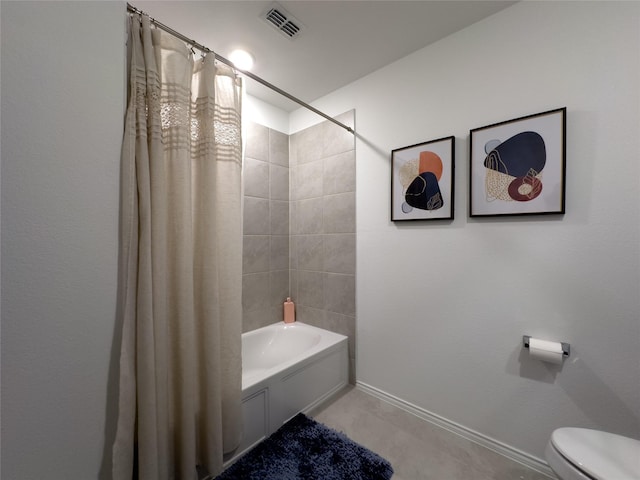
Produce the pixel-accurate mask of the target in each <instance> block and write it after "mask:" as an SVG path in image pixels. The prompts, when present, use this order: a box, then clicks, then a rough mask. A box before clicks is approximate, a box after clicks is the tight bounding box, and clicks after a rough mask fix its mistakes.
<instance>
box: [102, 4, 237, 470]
mask: <svg viewBox="0 0 640 480" xmlns="http://www.w3.org/2000/svg"><path fill="white" fill-rule="evenodd" d="M129 30H130V33H129V42H128V47H129V59H130V64H129V74H130V85H129V88H130V91H129V102H128V106H127V114H126V120H125V133H124V140H123V148H122V178H121V180H122V185H121V226H120V229H121V231H120V235H121V241H120V243H121V265H120V267H121V268H120V271H121V275H120V292H121V299H120V311H121V313H122V321H123V332H122V346H121V354H120V392H119V395H120V398H119V418H118V426H117V433H116V439H115V443H114V448H113V478H114V479H115V480H120V479H126V480H130V479H131V478H132V472H133V471H134V468H135V469H137V471H138V478H140V479H141V480H162V479H180V480H187V479H195V478H196V465H200V466H203V467H205V468H206V469H208V470H209V472H210V473H212V474H216V473H218V472H219V471H221V469H222V457H223V452H226V451H230V450H232V449H233V448H235V447H237V445H238V444H239V442H240V436H241V382H242V379H241V344H240V342H241V315H242V306H241V291H242V277H241V275H242V231H241V228H242V227H241V226H242V217H241V166H242V165H241V162H242V161H241V128H240V127H241V126H240V89H239V79H237V78H236V77H235V75H234V73H233V71H231V70H230V69H228V68H227V67H225V66H219V65H216V63H215V62H214V58H213V54H209V55H207V56H206V57H204V58H202V59H201V58H196V59H194V58H193V55H192V52H191V50H190V48H189V47H187V46H186V45H185V44H184V43H183V42H182V41H180V40H178V39H177V38H175V37H173V36H171V35H169V34H167V33H165V32H163V31H160V30H157V29H154V30H152V29H151V28H150V21H149V18H148V17H147V16H141V17H140V16H137V15H136V16H132V17H131V19H130V29H129ZM135 452H137V453H135ZM134 464H137V467H135V466H134Z"/></svg>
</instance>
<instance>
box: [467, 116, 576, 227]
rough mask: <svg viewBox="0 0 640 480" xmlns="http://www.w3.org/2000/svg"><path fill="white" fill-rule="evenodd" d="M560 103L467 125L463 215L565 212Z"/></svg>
mask: <svg viewBox="0 0 640 480" xmlns="http://www.w3.org/2000/svg"><path fill="white" fill-rule="evenodd" d="M565 117H566V108H559V109H557V110H551V111H548V112H544V113H538V114H535V115H529V116H526V117H521V118H516V119H514V120H508V121H506V122H501V123H496V124H493V125H488V126H486V127H480V128H476V129H473V130H471V132H470V133H471V136H470V150H469V151H470V155H469V156H470V173H469V214H470V216H471V217H482V216H495V215H539V214H554V213H555V214H558V213H560V214H562V213H564V211H565V184H566V179H565V176H566V159H565V156H566V138H565V137H566V118H565Z"/></svg>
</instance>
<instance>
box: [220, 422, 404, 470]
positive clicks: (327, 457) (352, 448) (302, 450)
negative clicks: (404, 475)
mask: <svg viewBox="0 0 640 480" xmlns="http://www.w3.org/2000/svg"><path fill="white" fill-rule="evenodd" d="M391 475H393V468H391V464H390V463H389V462H388V461H386V460H385V459H384V458H382V457H381V456H379V455H377V454H375V453H373V452H372V451H370V450H368V449H366V448H364V447H363V446H362V445H358V444H357V443H355V442H354V441H353V440H351V439H349V438H348V437H347V436H346V435H344V434H343V433H339V432H336V431H335V430H332V429H331V428H329V427H327V426H325V425H322V424H320V423H318V422H316V421H314V420H312V419H310V418H309V417H307V416H306V415H304V414H302V413H299V414H298V415H296V416H295V417H293V418H292V419H291V420H289V421H288V422H287V423H285V424H284V425H283V426H282V427H280V429H278V430H277V431H276V432H275V433H274V434H273V435H271V436H270V437H269V438H267V439H266V440H264V441H263V442H261V443H259V444H258V445H256V447H254V448H253V449H252V450H251V451H250V452H248V453H247V454H245V455H244V456H242V457H241V458H240V459H239V460H238V461H237V462H235V463H234V464H233V465H231V466H230V467H229V468H228V469H227V470H225V471H224V472H222V474H220V475H219V476H218V477H216V480H240V479H242V480H389V479H390V478H391Z"/></svg>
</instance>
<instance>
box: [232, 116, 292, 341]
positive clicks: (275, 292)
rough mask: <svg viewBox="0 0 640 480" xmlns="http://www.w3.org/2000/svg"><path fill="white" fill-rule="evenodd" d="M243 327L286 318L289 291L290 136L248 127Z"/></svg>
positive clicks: (261, 325) (245, 174) (244, 175)
mask: <svg viewBox="0 0 640 480" xmlns="http://www.w3.org/2000/svg"><path fill="white" fill-rule="evenodd" d="M246 134H247V141H246V150H245V159H244V172H243V180H244V238H243V262H242V307H243V322H242V331H243V332H247V331H250V330H255V329H256V328H260V327H263V326H265V325H269V324H271V323H274V322H277V321H279V320H282V302H283V301H284V300H285V298H286V297H287V296H288V295H289V136H288V135H286V134H284V133H281V132H278V131H276V130H272V129H269V128H267V127H264V126H262V125H258V124H256V123H250V124H249V125H248V126H247V133H246Z"/></svg>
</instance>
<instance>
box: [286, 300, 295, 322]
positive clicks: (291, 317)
mask: <svg viewBox="0 0 640 480" xmlns="http://www.w3.org/2000/svg"><path fill="white" fill-rule="evenodd" d="M295 321H296V306H295V304H294V303H293V302H292V301H291V297H287V301H286V302H284V323H293V322H295Z"/></svg>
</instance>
